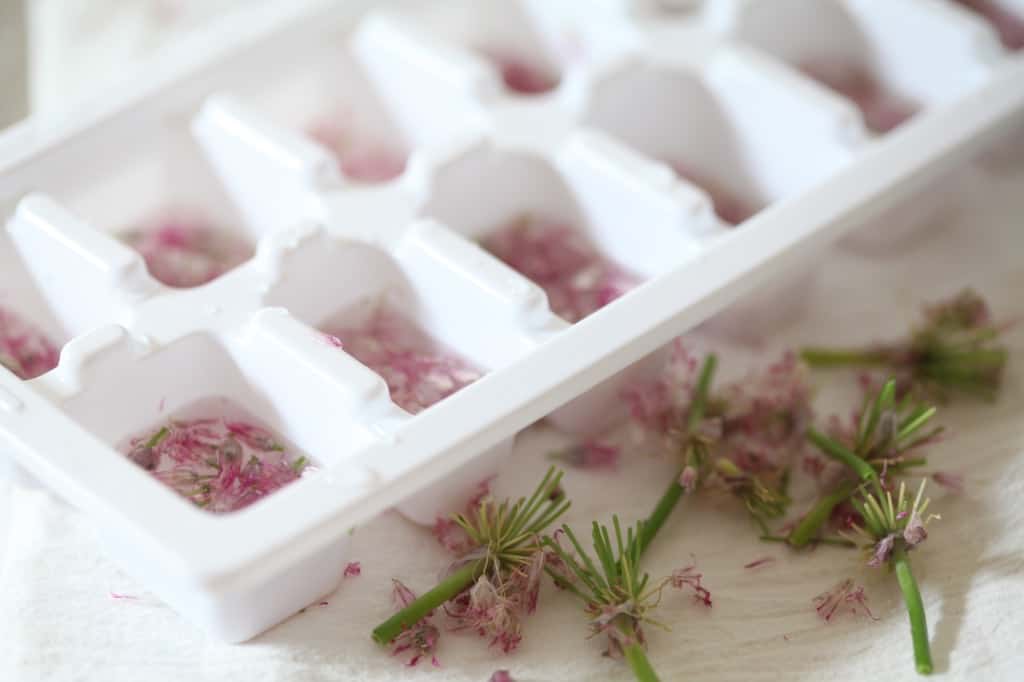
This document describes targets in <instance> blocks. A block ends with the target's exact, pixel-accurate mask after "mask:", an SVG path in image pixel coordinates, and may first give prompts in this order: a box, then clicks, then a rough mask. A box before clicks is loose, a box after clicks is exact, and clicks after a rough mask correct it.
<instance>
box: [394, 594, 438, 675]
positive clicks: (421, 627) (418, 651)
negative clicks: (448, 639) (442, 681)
mask: <svg viewBox="0 0 1024 682" xmlns="http://www.w3.org/2000/svg"><path fill="white" fill-rule="evenodd" d="M391 583H392V592H391V596H392V599H393V600H394V602H395V604H396V605H397V606H398V607H399V608H400V609H401V608H404V607H406V606H408V605H409V604H411V603H412V602H414V601H416V593H415V592H413V591H412V590H410V589H409V588H408V587H406V586H405V585H404V584H403V583H402V582H401V581H400V580H398V579H397V578H392V579H391ZM432 616H433V612H430V613H428V614H427V615H426V616H425V617H424V618H423V620H421V621H420V622H418V623H416V624H415V625H413V626H411V627H408V628H406V629H405V630H403V631H402V633H401V634H400V635H398V637H396V638H395V640H394V641H393V642H392V643H391V647H392V648H391V654H392V655H393V656H402V655H404V654H406V653H408V654H410V658H409V660H408V661H406V665H407V666H409V667H412V666H415V665H416V664H418V663H419V662H420V661H421V660H422V659H423V658H425V657H427V656H429V657H430V661H431V663H432V664H433V665H434V667H440V663H439V662H438V660H437V655H436V653H435V652H436V650H437V645H438V640H439V639H440V638H441V631H440V630H438V628H437V626H435V625H434V624H433V620H432Z"/></svg>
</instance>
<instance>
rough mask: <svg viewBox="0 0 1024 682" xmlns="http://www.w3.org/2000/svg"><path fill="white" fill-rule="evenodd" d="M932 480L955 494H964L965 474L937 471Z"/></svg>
mask: <svg viewBox="0 0 1024 682" xmlns="http://www.w3.org/2000/svg"><path fill="white" fill-rule="evenodd" d="M932 480H933V481H935V482H936V483H938V484H939V485H941V486H942V487H943V488H945V489H946V490H948V491H949V492H951V493H953V494H956V495H961V494H963V492H964V475H963V474H958V473H953V472H951V471H936V472H935V473H934V474H932Z"/></svg>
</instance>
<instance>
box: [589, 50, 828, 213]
mask: <svg viewBox="0 0 1024 682" xmlns="http://www.w3.org/2000/svg"><path fill="white" fill-rule="evenodd" d="M705 76H706V74H701V73H700V72H697V71H693V70H690V69H687V68H680V67H674V66H672V67H670V66H663V65H657V64H649V63H639V62H638V63H634V64H629V65H625V66H623V67H620V68H618V70H616V71H614V72H611V73H609V74H608V75H606V76H605V77H604V78H603V79H602V80H600V81H599V82H598V83H596V85H595V88H594V91H593V92H592V93H591V99H590V102H589V105H588V108H587V111H586V113H585V122H586V123H588V124H590V125H592V126H594V127H596V128H599V129H601V130H604V131H606V132H607V133H610V134H611V135H613V136H615V137H617V138H619V139H621V140H622V141H624V142H625V143H627V144H628V145H630V146H631V147H633V148H634V149H636V150H637V151H639V152H640V153H641V154H643V155H645V156H647V157H649V158H651V159H654V160H657V161H661V162H663V163H665V164H666V165H667V166H669V167H670V168H672V169H673V170H674V171H675V173H676V174H677V175H678V176H679V177H680V178H681V179H684V180H686V181H688V182H690V183H691V184H693V185H695V186H696V187H698V188H699V189H701V190H703V191H704V192H705V193H706V194H707V195H708V197H709V198H710V200H711V202H712V204H713V206H714V209H715V212H716V213H717V215H718V217H719V218H720V219H721V221H722V222H723V223H725V224H729V225H737V224H740V223H742V222H744V221H745V220H747V219H748V218H750V217H751V216H753V215H754V214H756V213H757V212H758V211H760V210H761V209H763V208H764V207H765V206H767V205H768V204H770V203H772V202H774V201H776V200H778V199H781V198H783V197H784V196H786V195H788V194H790V193H793V192H796V191H798V190H799V189H802V188H803V187H804V186H806V185H808V184H810V183H811V182H813V181H814V180H816V179H820V177H822V175H824V174H825V173H827V172H829V171H830V170H831V169H833V168H835V167H837V165H838V164H839V163H841V162H842V158H843V156H844V155H845V152H843V151H842V150H840V149H839V147H838V145H837V142H836V141H835V140H832V141H829V142H828V144H827V145H826V146H823V145H822V144H820V143H819V141H818V140H815V139H814V134H813V133H810V132H805V131H804V130H801V126H800V124H799V122H797V121H786V120H781V119H780V117H779V116H778V115H775V112H772V111H771V108H772V106H771V103H770V102H769V99H768V97H765V96H762V95H763V94H764V93H761V95H759V94H758V93H757V90H756V86H757V84H755V85H754V87H750V89H749V91H748V93H749V94H748V93H744V92H743V91H742V90H743V89H744V84H743V83H741V82H739V81H736V82H735V83H734V84H733V85H732V86H731V87H733V90H732V91H731V92H724V91H723V90H722V89H721V86H719V85H716V82H715V81H713V80H712V79H711V78H707V77H705ZM722 80H723V81H725V82H726V83H733V81H735V80H736V79H732V78H728V79H726V78H723V79H722ZM760 80H761V83H760V84H761V85H763V84H764V83H765V82H766V79H764V78H761V79H760ZM744 111H745V112H746V113H744ZM752 111H760V112H761V113H760V114H759V115H758V116H752V115H751V113H750V112H752Z"/></svg>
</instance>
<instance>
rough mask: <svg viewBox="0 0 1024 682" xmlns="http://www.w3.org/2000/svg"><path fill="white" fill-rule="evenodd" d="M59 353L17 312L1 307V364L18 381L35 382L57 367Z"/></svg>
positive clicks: (55, 347)
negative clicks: (31, 380) (30, 380)
mask: <svg viewBox="0 0 1024 682" xmlns="http://www.w3.org/2000/svg"><path fill="white" fill-rule="evenodd" d="M59 360H60V350H59V349H58V348H57V346H55V345H54V344H53V343H52V342H50V340H49V339H48V338H47V337H46V336H45V335H44V334H43V332H42V331H40V330H39V329H38V328H36V326H35V325H33V324H31V323H30V322H28V321H27V320H25V319H24V318H22V317H21V316H19V315H17V314H16V313H14V312H12V311H10V310H6V309H4V308H2V307H0V365H3V366H4V367H6V368H7V369H9V370H10V371H11V372H13V373H14V374H15V376H17V377H18V378H19V379H24V380H26V381H27V380H28V379H35V378H36V377H37V376H40V375H42V374H45V373H47V372H49V371H50V370H51V369H53V368H54V367H56V366H57V363H58V362H59Z"/></svg>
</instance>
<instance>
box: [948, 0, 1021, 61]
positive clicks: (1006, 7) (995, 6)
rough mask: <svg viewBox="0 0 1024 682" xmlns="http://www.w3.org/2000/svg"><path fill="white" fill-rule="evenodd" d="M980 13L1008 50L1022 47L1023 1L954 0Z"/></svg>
mask: <svg viewBox="0 0 1024 682" xmlns="http://www.w3.org/2000/svg"><path fill="white" fill-rule="evenodd" d="M954 1H955V2H956V3H958V4H959V5H962V6H963V7H966V8H967V9H969V10H971V11H972V12H976V13H977V14H979V15H981V17H982V18H984V19H985V20H986V21H988V22H989V23H990V24H991V25H992V28H994V29H995V30H996V32H997V33H998V34H999V39H1000V40H1001V41H1002V43H1003V46H1004V47H1006V49H1008V50H1020V49H1021V48H1024V2H1021V1H1020V0H954Z"/></svg>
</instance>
